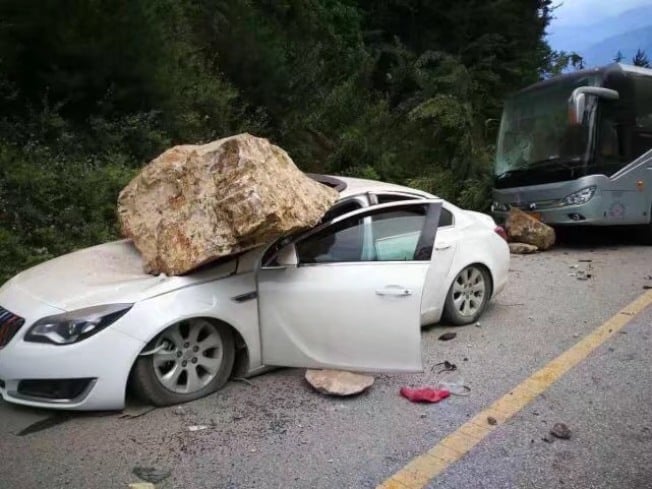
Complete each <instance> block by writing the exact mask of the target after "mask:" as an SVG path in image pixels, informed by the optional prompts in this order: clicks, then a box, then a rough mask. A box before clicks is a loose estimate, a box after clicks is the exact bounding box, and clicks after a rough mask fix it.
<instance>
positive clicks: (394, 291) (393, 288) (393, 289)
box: [376, 285, 412, 297]
mask: <svg viewBox="0 0 652 489" xmlns="http://www.w3.org/2000/svg"><path fill="white" fill-rule="evenodd" d="M376 294H378V295H391V296H394V297H407V296H408V295H412V291H411V290H410V289H407V288H405V287H403V286H402V285H386V286H385V287H383V288H382V289H377V290H376Z"/></svg>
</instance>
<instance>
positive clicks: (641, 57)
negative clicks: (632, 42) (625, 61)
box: [632, 49, 650, 68]
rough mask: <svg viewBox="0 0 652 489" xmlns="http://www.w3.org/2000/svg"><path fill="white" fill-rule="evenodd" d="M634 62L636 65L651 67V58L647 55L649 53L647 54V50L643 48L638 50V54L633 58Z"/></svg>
mask: <svg viewBox="0 0 652 489" xmlns="http://www.w3.org/2000/svg"><path fill="white" fill-rule="evenodd" d="M632 64H633V65H634V66H641V67H643V68H650V60H649V59H648V57H647V54H645V51H643V50H641V49H637V50H636V54H635V55H634V57H633V58H632Z"/></svg>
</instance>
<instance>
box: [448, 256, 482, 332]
mask: <svg viewBox="0 0 652 489" xmlns="http://www.w3.org/2000/svg"><path fill="white" fill-rule="evenodd" d="M490 296H491V277H490V276H489V272H488V271H487V270H486V268H484V267H482V266H480V265H469V266H468V267H466V268H465V269H463V270H462V271H461V272H460V273H458V274H457V276H456V277H455V280H453V283H452V285H451V287H450V289H449V290H448V295H447V296H446V304H445V306H444V319H445V320H446V321H448V322H450V323H452V324H455V325H464V324H470V323H473V322H475V321H477V320H478V318H479V317H480V315H481V314H482V312H483V311H484V309H485V307H486V305H487V302H488V301H489V297H490Z"/></svg>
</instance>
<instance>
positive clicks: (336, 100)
mask: <svg viewBox="0 0 652 489" xmlns="http://www.w3.org/2000/svg"><path fill="white" fill-rule="evenodd" d="M550 16H551V7H550V0H531V1H529V2H525V1H522V0H465V1H454V0H429V1H425V0H39V2H26V1H24V0H0V19H2V21H1V22H0V282H2V281H3V280H4V279H6V278H8V277H9V276H10V275H11V274H13V273H15V271H17V270H18V269H22V268H25V267H27V266H29V265H31V264H34V263H36V262H38V261H41V260H44V259H47V258H50V257H52V256H55V255H58V254H61V253H64V252H67V251H69V250H71V249H74V248H77V247H81V246H87V245H90V244H94V243H97V242H101V241H104V240H108V239H111V238H113V237H114V236H115V227H114V222H115V221H114V204H115V200H116V196H117V193H118V191H119V190H120V189H121V188H122V186H123V185H124V184H125V183H126V182H127V181H128V180H129V178H130V177H131V176H132V175H133V174H134V172H135V171H137V169H138V168H139V167H141V166H142V165H143V164H144V163H145V162H147V161H148V160H149V159H151V158H152V157H154V156H155V155H157V154H158V153H159V152H161V151H162V150H163V149H165V148H166V147H169V146H170V145H173V144H176V143H182V142H183V143H190V142H193V143H194V142H205V141H209V140H211V139H215V138H218V137H223V136H226V135H230V134H234V133H238V132H243V131H248V132H250V133H252V134H256V135H260V136H264V137H268V138H270V139H271V140H272V141H273V142H275V143H277V144H279V145H280V146H282V147H283V148H285V149H286V150H288V151H289V153H290V155H291V156H292V157H293V159H294V160H295V162H296V163H297V164H298V165H299V166H300V167H301V168H302V169H304V170H306V171H319V172H329V173H336V174H347V175H359V176H367V177H374V178H380V179H385V180H390V181H397V182H404V183H410V184H412V185H416V186H420V187H423V188H426V189H430V190H432V191H434V192H436V193H437V194H439V195H441V196H442V197H445V198H448V199H452V200H453V201H456V202H458V203H459V204H461V205H463V206H467V207H472V208H479V209H484V208H486V206H487V203H488V188H489V183H488V168H489V165H490V160H491V158H492V152H493V146H492V144H493V141H494V138H495V134H496V129H497V124H496V119H497V118H498V117H499V116H500V109H501V103H502V100H503V98H504V96H505V95H506V94H507V93H509V92H511V91H513V90H516V89H518V88H520V87H523V86H525V85H527V84H529V83H531V82H534V81H536V80H537V79H539V78H541V77H544V76H547V75H549V74H551V73H556V72H559V70H560V69H561V67H563V66H565V65H568V64H573V62H574V61H573V60H574V58H573V56H572V55H568V54H566V53H553V52H551V51H550V49H549V48H548V46H547V45H546V44H545V42H544V41H543V35H544V30H545V28H546V26H547V24H548V22H549V20H550Z"/></svg>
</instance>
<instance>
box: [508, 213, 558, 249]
mask: <svg viewBox="0 0 652 489" xmlns="http://www.w3.org/2000/svg"><path fill="white" fill-rule="evenodd" d="M505 230H506V231H507V236H508V237H509V239H510V240H511V241H516V242H518V243H525V244H530V245H534V246H536V247H537V248H538V249H539V250H547V249H550V248H552V246H553V245H554V244H555V230H554V229H553V228H551V227H550V226H548V225H547V224H544V223H543V222H541V221H539V220H538V219H536V218H534V217H532V216H530V215H528V214H527V213H525V212H523V211H522V210H520V209H517V208H514V207H512V208H511V209H510V211H509V214H508V215H507V220H506V221H505Z"/></svg>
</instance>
